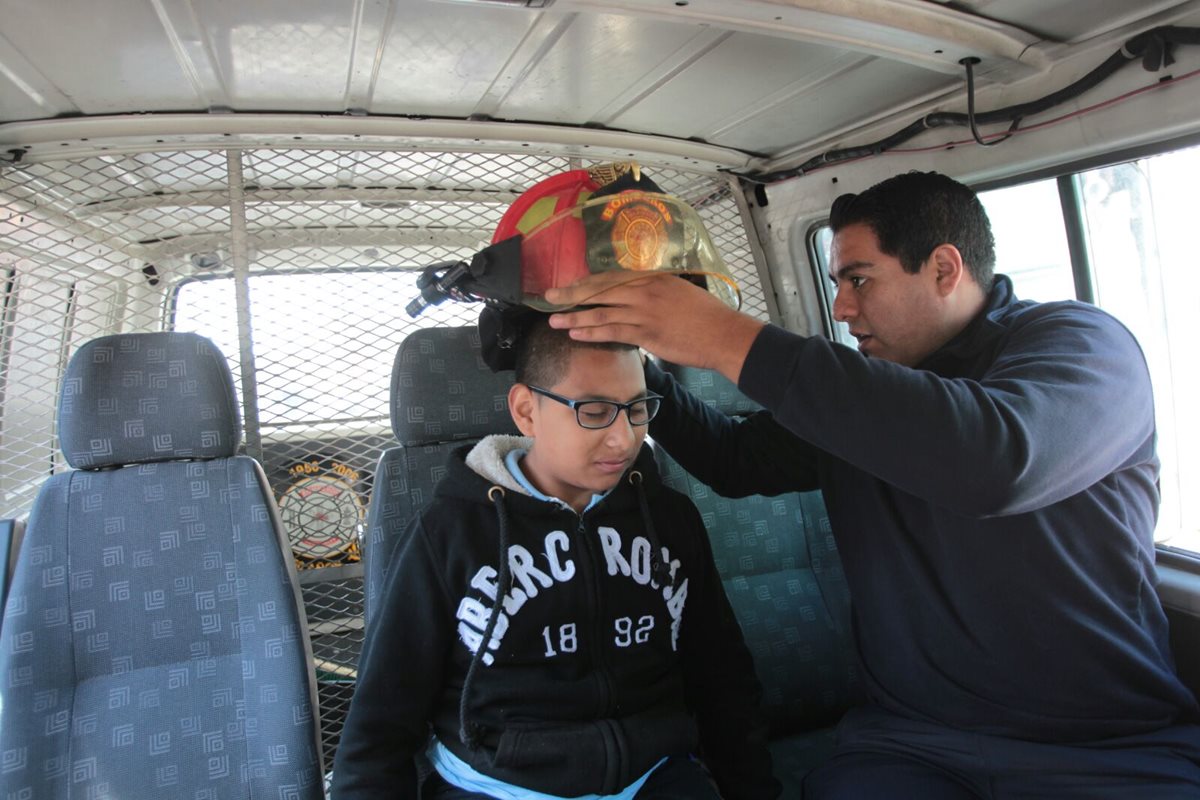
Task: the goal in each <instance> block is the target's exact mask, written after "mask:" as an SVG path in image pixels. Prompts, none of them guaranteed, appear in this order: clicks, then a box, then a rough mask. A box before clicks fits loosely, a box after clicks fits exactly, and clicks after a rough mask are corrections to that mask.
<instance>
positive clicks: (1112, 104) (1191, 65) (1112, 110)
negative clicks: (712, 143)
mask: <svg viewBox="0 0 1200 800" xmlns="http://www.w3.org/2000/svg"><path fill="white" fill-rule="evenodd" d="M1177 24H1179V25H1191V26H1196V25H1200V14H1198V15H1196V17H1195V18H1188V19H1185V20H1181V21H1179V22H1178V23H1177ZM1120 44H1121V42H1120V39H1119V37H1118V39H1115V40H1113V41H1109V40H1108V39H1102V40H1098V41H1097V42H1096V43H1095V44H1094V46H1092V47H1089V48H1088V49H1087V50H1082V51H1080V52H1078V53H1075V54H1073V55H1072V57H1071V58H1070V59H1069V60H1065V61H1062V62H1060V63H1058V64H1056V66H1055V67H1054V69H1053V70H1051V71H1050V72H1048V73H1046V74H1042V75H1037V76H1035V77H1032V78H1029V79H1026V80H1024V81H1021V82H1019V83H1015V84H1010V85H1007V86H994V87H990V88H986V89H982V90H980V91H979V92H978V95H977V108H978V110H979V111H981V112H982V111H986V110H988V109H992V108H997V107H1001V106H1008V105H1013V104H1016V103H1022V102H1028V101H1030V100H1032V99H1035V98H1038V97H1042V96H1044V95H1046V94H1049V93H1050V92H1053V91H1055V90H1057V89H1060V88H1062V87H1063V86H1066V85H1068V84H1070V83H1071V82H1073V81H1075V80H1077V79H1078V78H1080V77H1081V76H1083V75H1084V74H1086V73H1087V72H1088V71H1090V70H1091V69H1093V68H1094V67H1095V66H1096V65H1097V64H1099V63H1100V62H1102V61H1103V60H1104V59H1105V58H1106V57H1107V56H1108V55H1110V54H1111V53H1112V52H1113V51H1114V50H1116V49H1117V48H1118V47H1120ZM1174 58H1175V62H1174V63H1173V64H1171V65H1170V66H1169V67H1167V68H1165V69H1162V70H1159V71H1158V72H1147V71H1145V70H1144V69H1142V67H1141V65H1140V64H1138V63H1136V62H1135V63H1130V64H1128V65H1127V66H1126V67H1125V68H1124V69H1122V70H1121V71H1119V72H1117V73H1116V74H1114V75H1113V76H1111V77H1110V78H1109V79H1108V80H1106V81H1104V82H1103V83H1101V84H1100V85H1098V86H1096V87H1095V88H1093V89H1091V90H1089V91H1088V92H1086V93H1085V94H1083V95H1081V96H1080V97H1078V98H1076V99H1075V100H1073V101H1071V102H1069V103H1067V104H1064V105H1063V106H1060V107H1058V108H1055V109H1052V110H1050V111H1047V112H1045V113H1043V114H1039V115H1036V116H1033V117H1030V118H1028V119H1025V120H1023V121H1022V123H1021V127H1022V128H1024V129H1025V130H1023V131H1021V132H1019V133H1017V134H1016V135H1014V136H1013V137H1012V138H1010V139H1007V140H1005V141H1003V142H1001V143H998V144H994V145H991V146H986V147H985V146H981V145H979V144H977V143H976V142H974V141H973V140H972V137H971V133H970V131H968V130H967V129H965V128H954V127H947V128H938V129H933V130H929V131H927V132H925V133H923V134H921V135H920V136H918V137H917V138H915V139H913V140H910V141H909V142H906V143H904V144H903V145H901V146H899V147H897V148H896V149H894V150H890V151H886V152H883V153H880V154H878V155H875V156H871V157H867V158H863V159H859V160H854V161H846V162H842V163H839V164H833V165H830V166H828V167H823V168H819V169H814V170H812V171H810V172H808V173H807V174H804V175H802V176H799V177H796V178H792V179H789V180H784V181H780V182H777V183H772V184H768V185H765V186H761V187H756V185H755V184H754V183H753V182H752V181H747V182H746V184H745V186H746V188H747V192H746V196H747V199H748V202H749V204H750V206H751V208H752V214H753V216H754V219H755V224H756V226H757V229H758V232H759V236H760V238H761V240H762V243H763V247H764V249H765V251H766V260H767V262H768V264H769V268H770V271H771V275H772V279H773V283H774V285H775V289H776V300H777V302H778V305H779V313H780V316H781V318H782V320H783V323H784V324H785V326H787V327H788V328H789V329H790V330H794V331H797V332H802V333H812V334H817V333H822V332H824V322H823V317H822V315H821V308H820V305H819V304H818V303H817V302H816V298H817V297H819V294H820V292H819V287H814V273H813V264H812V262H811V259H810V258H809V255H808V251H807V248H806V242H807V232H808V231H809V230H810V229H811V228H812V227H813V226H814V225H815V224H817V223H819V222H822V221H824V219H825V218H826V216H827V214H828V211H829V207H830V205H831V204H832V202H833V200H834V198H836V197H837V196H838V195H839V194H842V193H843V192H857V191H861V190H863V189H865V188H867V187H868V186H871V185H872V184H874V183H877V182H879V181H881V180H883V179H885V178H888V177H890V176H892V175H896V174H899V173H901V172H907V171H909V170H921V171H927V170H935V171H938V172H942V173H945V174H947V175H950V176H952V177H954V178H956V179H958V180H961V181H963V182H965V183H967V184H971V185H978V184H995V183H999V182H1006V181H1015V180H1019V179H1020V178H1021V176H1027V175H1034V174H1038V175H1041V176H1043V177H1045V176H1046V175H1047V174H1053V173H1054V172H1055V170H1060V171H1062V172H1065V171H1067V169H1066V168H1067V167H1068V166H1069V165H1072V164H1076V163H1079V162H1082V161H1087V160H1090V159H1098V158H1112V159H1113V160H1121V153H1122V152H1129V151H1131V150H1133V149H1135V148H1143V147H1153V146H1154V145H1156V144H1160V143H1166V142H1172V141H1186V140H1188V139H1189V138H1194V139H1195V140H1196V141H1197V142H1200V47H1196V46H1188V47H1178V48H1177V49H1176V50H1175V51H1174ZM1168 78H1169V79H1168ZM937 108H939V109H942V108H944V109H946V110H954V111H965V110H966V107H965V100H964V101H963V102H961V103H959V104H957V105H950V106H947V105H944V104H943V105H941V106H937ZM931 110H933V107H932V106H931V107H930V108H917V109H913V110H912V111H911V112H910V113H909V114H906V115H904V116H903V117H898V118H890V119H888V120H885V121H882V122H879V123H877V124H873V125H871V126H869V127H866V128H863V129H861V130H859V131H856V132H855V133H854V135H853V137H852V138H850V137H848V138H847V139H846V140H844V141H837V142H830V143H827V146H825V147H821V148H820V150H821V151H827V150H833V149H837V148H841V147H847V146H852V145H857V144H860V143H865V142H871V141H876V140H878V139H881V138H883V137H885V136H887V135H888V134H890V133H893V132H895V131H896V130H898V129H900V128H902V127H904V126H905V125H907V124H908V123H909V122H912V121H913V120H915V119H918V118H920V117H921V116H922V115H923V114H926V113H929V111H931ZM1006 127H1007V126H991V127H989V128H985V129H983V130H982V131H981V133H982V134H983V135H984V137H985V141H992V135H993V134H1002V133H1004V132H1005V128H1006ZM996 138H998V136H997V137H996ZM812 155H814V153H811V152H810V153H805V154H804V155H803V156H796V157H794V158H790V159H786V160H782V161H780V162H779V163H776V164H773V165H772V169H773V170H774V169H777V168H785V167H786V166H789V165H791V164H792V163H793V162H794V163H800V162H802V161H804V160H806V159H807V158H809V157H811V156H812ZM756 190H757V191H756ZM764 193H765V197H766V200H767V202H766V204H765V206H764V205H762V203H761V200H760V199H761V197H762V196H763V194H764ZM1001 269H1002V265H1001Z"/></svg>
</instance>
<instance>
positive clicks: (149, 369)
mask: <svg viewBox="0 0 1200 800" xmlns="http://www.w3.org/2000/svg"><path fill="white" fill-rule="evenodd" d="M58 430H59V440H60V443H61V446H62V451H63V455H65V456H66V458H67V463H68V464H70V465H71V466H72V467H76V468H77V469H93V468H99V467H108V466H113V465H118V464H139V463H146V462H152V461H168V460H171V459H184V458H222V457H227V456H232V455H233V454H234V453H235V452H236V451H237V447H238V444H239V442H240V441H241V438H242V425H241V419H240V417H239V414H238V405H237V400H236V398H235V395H234V392H233V376H232V375H231V374H230V372H229V364H228V362H226V360H225V356H224V355H223V354H222V353H221V351H220V350H218V349H217V347H216V345H214V344H213V343H212V342H210V341H209V340H208V339H206V338H204V337H203V336H198V335H197V334H194V333H174V332H161V333H127V334H117V335H114V336H103V337H101V338H99V339H93V340H91V341H90V342H87V343H86V344H84V345H83V346H82V347H80V348H79V349H78V350H77V351H76V352H75V355H73V356H72V357H71V360H70V362H69V363H68V364H67V371H66V373H65V374H64V375H63V384H62V391H61V393H60V395H59V399H58Z"/></svg>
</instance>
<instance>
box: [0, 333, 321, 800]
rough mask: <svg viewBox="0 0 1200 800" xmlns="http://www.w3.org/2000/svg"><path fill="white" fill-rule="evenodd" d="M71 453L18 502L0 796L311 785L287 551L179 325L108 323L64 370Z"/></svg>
mask: <svg viewBox="0 0 1200 800" xmlns="http://www.w3.org/2000/svg"><path fill="white" fill-rule="evenodd" d="M58 421H59V431H60V439H61V446H62V450H63V453H64V455H65V456H66V458H67V462H68V463H69V464H70V465H71V466H72V467H75V468H76V469H74V470H73V471H69V472H66V473H62V474H58V475H54V476H52V477H51V478H50V479H49V480H48V481H47V482H46V483H45V484H44V486H43V487H42V489H41V491H40V493H39V495H38V497H37V499H36V501H35V504H34V507H33V510H32V512H31V514H30V517H29V521H28V525H27V527H26V532H25V542H24V545H23V547H22V549H21V553H20V556H19V559H18V563H17V565H16V571H15V574H14V580H13V585H12V588H11V591H10V595H9V602H8V605H7V607H6V611H5V618H4V635H3V637H0V681H2V683H0V754H3V755H2V764H0V796H3V797H68V796H71V797H122V798H142V797H144V798H161V797H189V798H193V797H195V798H199V797H212V798H216V797H222V798H251V797H256V798H257V797H271V798H276V797H296V798H314V800H315V798H318V797H321V796H322V785H321V777H322V768H321V763H320V755H319V753H320V750H319V746H318V726H317V720H316V718H315V708H316V694H315V687H316V681H315V677H314V674H313V669H312V665H311V662H310V659H309V645H308V634H307V629H306V627H305V625H304V616H303V613H302V610H301V606H300V598H299V591H298V586H297V583H296V575H295V568H294V565H293V563H292V560H291V558H290V555H289V552H288V548H287V545H286V540H285V538H284V534H283V531H282V528H281V526H280V524H279V519H278V513H277V511H276V509H275V505H274V501H273V499H272V497H271V495H270V492H269V490H268V488H267V483H266V479H265V476H264V475H263V473H262V470H261V468H260V467H259V466H258V464H257V463H256V462H255V461H253V460H252V459H249V458H246V457H238V456H235V455H234V453H235V450H236V448H237V446H238V443H239V439H240V436H241V428H240V422H239V420H238V414H237V406H236V402H235V397H234V393H233V383H232V378H231V376H230V373H229V367H228V365H227V363H226V361H225V359H224V357H223V356H222V355H221V353H220V352H219V351H218V350H217V349H216V348H215V347H214V346H213V345H212V344H211V342H209V341H208V340H207V339H204V338H202V337H199V336H196V335H194V334H183V333H153V334H131V335H118V336H109V337H104V338H101V339H97V340H94V341H92V342H89V343H87V344H85V345H84V346H83V347H81V348H80V349H79V350H78V352H76V354H75V355H74V357H73V358H72V359H71V362H70V364H69V365H68V367H67V371H66V373H65V375H64V379H63V384H62V391H61V396H60V402H59V407H58Z"/></svg>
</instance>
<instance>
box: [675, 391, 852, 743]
mask: <svg viewBox="0 0 1200 800" xmlns="http://www.w3.org/2000/svg"><path fill="white" fill-rule="evenodd" d="M671 371H672V373H673V374H674V375H675V377H676V379H677V380H679V381H680V382H681V383H682V384H683V385H684V386H686V387H687V388H688V389H689V390H690V391H691V392H692V393H693V394H695V395H697V396H698V397H700V398H701V399H702V400H703V401H704V402H705V403H707V404H708V405H710V406H712V407H714V408H716V409H718V410H720V411H723V412H725V413H726V414H730V415H735V416H737V415H744V414H748V413H751V412H753V411H756V410H758V406H756V405H755V404H754V403H753V402H752V401H750V400H749V399H748V398H746V397H745V396H744V395H742V394H741V393H740V392H739V391H738V390H737V388H736V387H735V386H734V385H733V384H732V383H730V382H729V381H728V380H726V379H725V378H723V377H721V376H720V375H719V374H716V373H713V372H710V371H708V370H697V369H692V368H681V367H673V368H671ZM659 457H660V461H661V462H662V463H663V476H664V480H665V482H666V483H667V484H668V485H669V486H672V487H674V488H675V489H677V490H679V491H681V492H683V493H684V494H686V495H688V496H689V497H690V498H691V499H692V501H693V502H694V503H695V504H696V506H697V507H698V508H699V509H700V514H701V517H702V518H703V520H704V524H705V527H706V528H707V529H708V534H709V538H710V540H711V542H712V548H713V555H714V558H715V559H716V563H717V569H718V571H719V572H720V573H721V577H722V580H723V582H724V584H725V591H726V593H727V594H728V596H729V601H730V604H731V605H732V606H733V610H734V612H735V614H736V615H737V618H738V621H739V622H740V623H741V626H742V633H743V635H744V636H745V639H746V645H747V646H748V647H749V649H750V652H751V654H752V655H753V657H754V663H755V667H756V669H757V672H758V678H759V680H760V681H761V682H762V684H763V706H764V710H765V711H766V714H767V716H768V718H769V719H770V722H771V727H772V734H773V736H777V737H778V736H783V735H786V734H789V733H793V732H798V731H806V730H811V729H816V728H820V727H823V726H827V725H830V724H832V723H833V722H834V721H836V720H837V719H838V718H839V717H840V716H841V715H842V713H843V712H844V711H845V710H846V709H847V708H849V707H850V706H851V705H853V704H854V703H856V702H858V700H859V699H860V697H861V694H862V691H863V690H862V686H861V682H860V677H859V674H858V667H857V660H856V656H855V653H854V644H853V638H852V635H851V632H850V593H849V588H848V587H847V584H846V579H845V575H844V574H843V572H842V565H841V560H840V559H839V558H838V553H837V545H836V544H835V543H834V539H833V533H832V530H831V528H830V525H829V517H828V515H827V513H826V511H825V504H824V501H823V500H822V498H821V494H820V492H816V491H813V492H804V493H794V494H788V495H781V496H778V497H762V496H758V495H756V496H752V497H745V498H739V499H730V498H726V497H722V496H721V495H719V494H717V493H716V492H714V491H713V490H711V489H710V488H709V487H708V486H706V485H705V484H703V483H701V482H699V481H698V480H696V479H695V478H693V477H692V476H691V475H690V474H688V473H687V472H686V471H685V470H684V469H683V468H682V467H680V466H679V465H678V464H677V463H676V462H675V461H674V460H673V459H671V458H670V456H668V455H666V454H665V453H663V452H662V451H661V450H660V451H659Z"/></svg>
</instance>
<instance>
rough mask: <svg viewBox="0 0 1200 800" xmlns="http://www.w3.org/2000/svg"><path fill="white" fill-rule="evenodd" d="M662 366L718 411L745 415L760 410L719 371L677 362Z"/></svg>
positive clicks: (760, 408) (756, 404) (758, 406)
mask: <svg viewBox="0 0 1200 800" xmlns="http://www.w3.org/2000/svg"><path fill="white" fill-rule="evenodd" d="M662 368H663V369H664V370H665V371H667V372H669V373H671V375H673V376H674V377H675V380H677V381H679V382H680V383H681V384H683V386H684V387H685V388H686V389H687V390H688V391H689V392H691V393H692V394H694V395H696V396H697V397H699V398H700V399H701V400H703V401H704V402H705V404H706V405H709V406H712V407H713V408H715V409H717V410H718V411H723V412H724V413H726V414H733V415H745V414H753V413H754V412H755V411H761V410H762V406H760V405H759V404H758V403H755V402H754V401H753V400H751V399H750V398H749V397H746V395H744V394H742V393H741V391H740V390H739V389H738V388H737V386H735V385H734V383H733V382H732V381H730V380H729V379H728V378H726V377H725V376H724V375H722V374H721V373H719V372H714V371H713V370H710V369H698V368H696V367H681V366H679V365H678V364H663V365H662Z"/></svg>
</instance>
